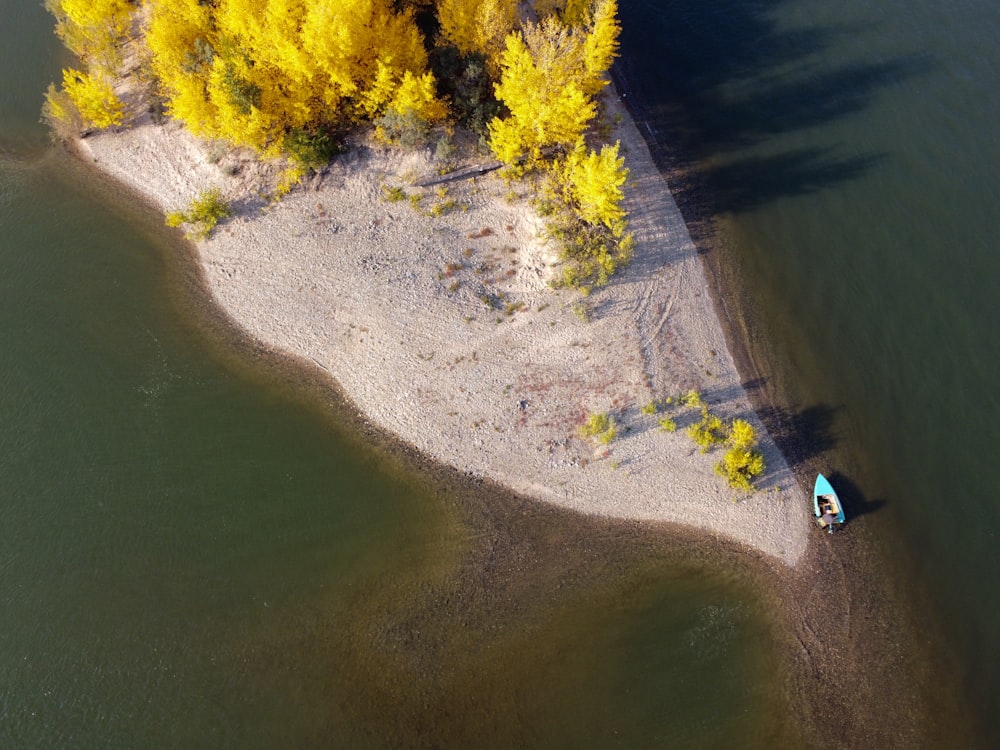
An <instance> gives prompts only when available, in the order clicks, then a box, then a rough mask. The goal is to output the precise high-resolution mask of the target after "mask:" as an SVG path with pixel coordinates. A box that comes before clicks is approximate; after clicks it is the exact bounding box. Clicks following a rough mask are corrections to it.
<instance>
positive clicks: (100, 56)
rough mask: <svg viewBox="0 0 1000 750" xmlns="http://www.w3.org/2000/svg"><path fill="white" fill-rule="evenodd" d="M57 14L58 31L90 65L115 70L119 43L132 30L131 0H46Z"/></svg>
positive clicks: (73, 50) (66, 43)
mask: <svg viewBox="0 0 1000 750" xmlns="http://www.w3.org/2000/svg"><path fill="white" fill-rule="evenodd" d="M45 5H46V7H47V8H48V9H49V11H50V12H51V13H52V14H53V15H54V16H55V17H56V34H58V35H59V38H60V39H62V40H63V43H64V44H65V45H66V46H67V47H68V48H69V49H70V51H72V52H73V53H74V54H75V55H76V56H77V57H79V58H80V59H81V60H83V61H84V62H85V63H87V64H88V65H97V66H100V67H102V68H103V69H104V70H105V71H106V72H108V73H110V72H113V71H114V69H115V68H117V66H118V64H119V62H120V53H119V49H118V47H119V44H120V43H121V40H122V39H123V38H124V37H125V36H126V35H127V34H128V31H129V26H130V25H131V18H132V11H133V9H134V6H133V4H132V3H129V2H128V0H46V3H45Z"/></svg>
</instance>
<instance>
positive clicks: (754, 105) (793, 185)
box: [613, 0, 933, 219]
mask: <svg viewBox="0 0 1000 750" xmlns="http://www.w3.org/2000/svg"><path fill="white" fill-rule="evenodd" d="M788 2H789V0H758V1H757V2H746V1H745V0H722V1H721V2H712V3H706V2H703V0H666V1H664V2H656V3H653V2H643V1H642V0H625V1H624V2H622V3H621V6H620V12H619V15H620V17H621V19H622V27H623V28H622V35H621V41H622V57H621V58H620V59H619V60H618V61H617V62H616V63H615V69H614V71H613V72H614V75H615V81H616V84H617V86H618V87H619V91H620V93H622V94H623V96H624V100H625V102H626V103H627V104H628V106H629V109H630V110H631V112H632V114H633V117H634V119H635V120H636V122H637V123H638V124H639V127H640V130H641V131H642V132H643V133H644V135H646V136H651V137H652V138H653V139H654V140H655V142H654V143H651V147H652V149H653V152H654V156H655V158H656V159H657V162H658V164H659V166H660V168H661V169H662V170H664V171H667V172H669V173H670V174H671V189H672V190H673V191H674V192H675V197H677V200H678V204H680V205H681V208H682V211H685V218H689V219H690V218H691V217H690V215H689V214H690V212H691V211H692V210H695V211H697V212H698V213H706V212H707V213H721V212H739V211H747V210H751V209H754V208H757V207H759V206H761V205H762V204H765V203H767V202H769V201H772V200H776V199H780V198H784V197H788V196H793V195H796V194H808V193H813V192H816V191H818V190H822V189H825V188H829V187H832V186H835V185H838V184H841V183H844V182H847V181H851V180H855V179H858V178H860V177H862V176H864V175H865V174H866V173H867V172H868V171H870V170H871V169H873V168H875V167H876V166H878V165H879V164H880V163H881V162H882V161H883V160H884V159H885V158H886V155H885V154H877V153H875V154H861V155H858V154H857V153H856V151H855V152H852V154H851V155H849V156H842V155H840V154H839V153H838V152H839V149H840V144H839V143H820V142H818V141H816V140H813V143H814V144H815V145H811V146H801V145H800V146H798V147H796V148H794V149H792V150H784V151H783V150H782V149H781V142H782V139H783V138H784V137H785V136H788V135H789V134H792V133H800V132H803V131H806V130H807V129H810V128H816V127H819V126H823V125H826V124H828V123H831V122H834V121H836V120H838V119H842V118H845V117H848V116H851V115H854V114H857V113H858V112H861V111H863V110H864V109H866V108H867V107H869V106H870V105H871V104H872V102H873V101H874V100H875V98H876V97H877V96H878V94H879V92H880V91H881V90H882V89H884V88H886V87H888V86H892V85H897V84H898V83H899V82H900V81H902V80H905V79H906V78H910V77H912V76H914V75H918V74H924V73H926V72H927V71H929V70H931V68H932V67H933V65H932V62H931V61H930V60H929V58H927V57H925V56H924V57H921V56H908V57H896V58H894V59H884V58H882V57H880V56H879V55H878V51H877V50H872V52H871V59H870V60H866V61H861V62H856V61H852V62H845V63H844V64H842V65H839V66H838V65H836V63H831V62H830V60H831V59H833V60H836V55H837V50H836V49H833V47H834V45H835V44H836V43H837V42H838V41H839V40H841V39H843V38H844V37H846V36H848V35H852V34H858V33H862V32H870V31H872V30H873V29H874V25H873V24H869V25H867V26H855V27H849V26H847V25H840V26H836V25H828V26H823V27H818V26H811V27H799V28H788V25H787V23H784V22H782V21H780V20H779V18H778V14H777V13H776V10H778V9H779V8H780V6H782V5H783V4H787V3H788ZM810 138H813V136H812V135H810ZM751 149H752V150H753V151H754V153H750V150H751ZM686 193H687V194H688V195H685V194H686ZM705 201H710V205H707V206H706V205H704V203H705ZM685 207H686V208H687V210H685Z"/></svg>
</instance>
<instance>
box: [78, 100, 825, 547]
mask: <svg viewBox="0 0 1000 750" xmlns="http://www.w3.org/2000/svg"><path fill="white" fill-rule="evenodd" d="M608 104H609V114H608V117H609V119H611V118H613V117H615V114H620V115H621V117H620V118H619V122H618V124H617V125H616V126H615V132H614V133H613V134H612V136H611V137H610V139H609V140H610V141H611V142H614V141H615V140H618V139H620V140H621V141H622V147H623V148H622V151H623V154H624V156H625V159H626V165H627V166H628V167H629V168H630V170H631V178H630V184H631V188H630V189H629V190H628V192H627V193H626V202H625V206H626V209H627V210H628V212H629V214H630V222H631V227H630V228H631V229H632V231H633V232H634V233H635V235H636V239H637V240H638V243H637V248H636V255H635V258H634V260H633V261H632V263H631V265H630V266H629V267H628V268H626V269H625V270H624V271H623V272H621V273H620V274H619V275H618V276H616V277H614V278H613V279H612V280H611V282H610V284H609V285H608V286H607V287H605V288H604V289H600V290H597V291H595V292H594V293H593V294H592V295H590V297H589V298H581V297H580V296H579V294H578V293H570V292H567V291H557V290H553V289H551V288H550V287H548V285H547V283H546V282H547V275H548V274H550V273H551V267H552V265H553V264H554V257H553V254H552V252H551V251H550V250H549V249H548V248H547V247H546V246H545V245H544V243H543V242H541V241H539V239H538V237H537V234H538V230H539V229H540V226H541V221H540V219H539V218H538V217H537V216H535V215H534V212H533V211H532V209H531V208H530V207H529V205H528V204H527V202H526V201H525V199H524V197H523V196H521V197H519V198H518V199H517V200H516V201H513V202H511V201H510V199H509V195H507V194H508V193H509V192H510V190H511V186H508V185H506V184H505V183H503V182H502V181H501V180H500V179H499V178H497V177H496V176H493V175H489V176H484V177H479V178H477V179H475V180H465V181H461V182H458V181H456V182H454V183H449V194H448V200H455V201H456V202H458V203H459V204H460V205H465V206H467V207H468V208H467V210H464V211H463V210H452V211H451V213H449V214H448V215H447V216H442V217H439V218H434V217H429V216H424V215H423V214H422V213H418V212H417V211H415V210H414V209H413V208H411V207H410V206H409V205H407V204H406V203H388V202H386V201H385V200H384V199H383V198H382V191H381V181H380V178H381V179H384V181H385V184H386V185H392V186H402V187H404V189H406V190H407V191H410V192H418V191H416V190H415V189H413V188H411V185H412V183H413V182H414V178H419V177H427V176H429V175H431V174H434V164H433V162H432V161H431V160H430V159H429V158H428V155H427V154H426V153H424V152H422V151H418V152H416V153H404V152H400V151H395V150H392V149H380V148H368V147H366V146H362V147H360V148H358V149H353V150H352V151H351V152H349V153H348V154H347V155H345V156H343V157H340V158H338V159H337V160H336V161H334V163H333V164H332V165H331V166H330V167H329V168H327V169H325V170H324V171H323V172H322V173H321V174H320V175H317V176H315V177H313V178H312V179H310V180H308V181H306V182H305V183H303V185H302V186H301V187H299V188H297V189H296V190H295V191H293V192H292V193H291V194H289V195H288V196H285V197H284V198H283V199H282V200H281V201H280V202H279V203H274V204H268V203H265V202H264V201H263V200H261V199H260V198H259V197H257V196H256V195H255V194H254V193H253V192H251V190H252V186H253V185H254V184H255V180H259V179H260V177H261V175H260V174H258V173H255V172H253V171H252V170H250V169H248V167H246V166H243V165H241V166H242V168H243V169H245V170H246V171H244V172H243V173H242V174H237V175H227V174H226V172H225V171H224V169H223V168H222V167H220V164H219V163H215V164H213V163H211V161H210V160H209V159H208V158H207V156H206V154H205V147H204V146H203V145H200V144H198V143H197V142H196V141H194V139H192V138H191V137H190V136H187V135H186V134H185V133H183V131H181V130H180V129H179V127H178V126H176V125H174V124H168V125H163V126H156V125H152V124H149V123H144V124H139V125H138V126H136V127H135V128H133V129H132V130H128V131H124V132H123V133H119V134H110V133H102V134H97V135H93V136H90V137H88V138H86V139H83V140H81V141H79V142H78V144H77V145H78V152H79V153H80V154H81V155H82V156H83V157H84V158H85V160H86V161H90V162H93V163H96V167H97V168H98V169H99V170H100V171H101V172H102V173H104V174H106V175H109V176H111V177H112V178H114V179H116V180H117V181H118V182H121V183H123V184H125V185H126V186H128V187H130V188H132V189H133V190H135V191H136V192H138V193H139V194H140V195H141V196H143V197H144V198H146V199H147V200H149V201H150V202H152V203H153V204H154V205H155V206H157V207H158V208H159V209H160V210H162V211H168V210H172V209H174V208H177V207H179V206H183V205H185V204H186V203H187V202H188V201H190V199H191V198H192V197H194V195H196V194H197V193H198V192H200V191H201V190H204V189H206V188H208V187H212V186H219V187H221V188H222V189H223V191H224V192H225V193H226V194H227V196H228V197H229V198H231V199H235V200H236V201H237V206H238V207H239V210H238V211H237V215H236V216H235V217H234V218H233V219H231V220H230V221H229V222H227V223H225V224H223V225H220V227H218V228H217V229H216V231H215V234H214V236H213V237H212V238H211V239H209V240H207V241H202V242H198V243H196V244H195V248H196V249H195V254H196V258H197V261H198V264H199V266H200V268H201V271H202V273H203V275H204V278H205V281H206V285H207V287H208V289H209V291H210V293H211V295H212V297H213V301H214V303H215V304H216V305H218V306H219V307H220V309H221V310H222V311H223V312H224V313H225V314H226V315H227V316H228V318H229V319H231V320H232V321H233V322H234V323H235V324H236V325H237V326H239V327H240V328H241V329H242V330H243V331H244V332H245V333H246V334H247V335H248V336H250V337H251V338H252V339H254V340H257V341H259V342H261V343H262V344H263V345H264V346H266V347H267V348H269V349H274V350H276V351H279V352H281V353H284V354H289V355H291V356H293V357H295V358H298V359H301V360H303V361H311V362H313V363H315V364H316V365H318V366H319V367H320V368H322V369H323V370H324V371H325V372H326V373H328V374H329V376H330V378H332V379H333V380H334V381H335V382H336V383H338V384H339V386H340V388H341V389H342V390H343V392H344V394H345V395H346V397H347V398H348V399H349V400H350V401H351V402H352V403H353V404H354V405H355V406H356V407H357V409H358V410H359V411H360V412H361V413H362V414H364V415H365V416H366V417H367V418H368V419H370V420H371V421H372V423H373V424H375V425H376V426H377V427H379V428H380V429H384V430H385V431H387V432H388V433H389V434H391V435H394V436H395V437H398V438H399V439H401V440H402V441H403V442H405V443H407V444H410V445H413V446H414V447H415V448H416V449H417V450H418V451H420V452H422V453H423V454H425V455H427V456H429V457H430V458H432V459H434V460H436V461H439V462H441V463H443V464H445V465H448V466H452V467H454V468H456V469H457V470H458V471H460V472H462V473H465V474H467V475H470V476H473V477H477V478H482V479H488V480H491V481H494V482H496V483H497V484H499V485H501V486H503V487H506V488H508V489H511V490H513V491H515V492H518V493H520V494H522V495H524V496H526V497H529V498H532V499H536V500H543V501H547V502H551V503H553V504H555V505H557V506H560V507H564V508H570V509H572V510H576V511H580V512H583V513H586V514H590V515H598V516H607V517H612V518H623V519H630V520H640V521H664V522H671V523H680V524H684V525H686V526H689V527H693V528H696V529H700V530H702V531H705V532H708V533H709V534H710V535H713V536H725V537H728V538H730V539H732V540H734V541H736V542H738V543H740V544H743V545H746V546H748V547H751V548H753V549H755V550H758V551H761V552H764V553H766V554H768V555H771V556H773V557H776V558H778V559H779V560H781V561H782V562H783V563H785V564H786V565H789V566H793V567H794V566H795V565H796V564H797V563H798V562H799V561H800V559H801V558H802V557H803V554H804V551H805V548H806V546H807V541H808V536H807V532H808V529H809V527H810V524H809V523H808V505H807V502H806V498H805V494H804V493H803V492H802V491H801V489H800V488H799V487H798V484H797V483H796V481H795V478H794V476H793V475H792V473H791V470H790V469H789V467H788V464H787V462H785V460H784V458H783V456H782V455H781V453H780V451H779V449H778V447H777V445H776V444H775V443H774V441H773V440H772V439H771V438H770V436H769V435H768V434H767V432H766V430H765V428H764V426H763V425H762V423H761V421H760V420H759V419H758V418H757V415H756V413H755V412H754V411H753V409H752V407H751V404H750V401H749V397H748V395H747V393H746V392H745V391H744V389H743V387H742V385H741V379H740V377H739V374H738V372H737V370H736V367H735V363H734V361H733V357H732V356H731V354H730V348H729V346H728V344H727V341H726V340H725V337H724V336H723V331H722V326H721V323H720V320H719V317H718V314H717V310H716V309H715V308H714V301H713V298H712V295H711V294H710V289H709V284H708V281H707V279H706V273H707V271H706V269H704V268H703V266H702V262H701V259H700V258H699V257H698V254H697V251H696V249H695V247H694V244H693V242H692V240H691V237H690V235H689V233H688V230H687V227H686V225H685V224H684V220H683V218H682V217H681V214H680V211H679V210H678V208H677V206H676V203H674V201H673V198H672V196H671V195H670V192H669V189H668V187H667V183H666V181H665V180H664V178H663V177H662V176H661V175H660V173H659V170H658V169H657V167H656V166H655V164H654V162H653V158H652V156H651V154H650V152H649V149H648V146H647V144H646V142H645V140H644V139H643V138H642V137H641V135H640V134H639V132H638V130H637V129H636V127H635V125H634V123H633V120H632V118H631V116H630V115H629V114H628V113H627V112H626V111H625V110H624V109H623V108H622V107H621V102H620V101H619V100H618V99H617V98H615V97H608ZM229 169H230V170H232V165H229ZM513 187H514V188H515V189H516V188H517V187H518V186H517V185H514V186H513ZM434 200H436V199H435V197H434V193H433V191H430V192H427V198H425V201H426V204H427V205H432V204H433V201H434ZM581 304H582V305H583V306H585V309H584V311H583V313H582V314H581ZM581 318H588V319H587V320H584V319H581ZM400 383H406V384H407V387H404V388H399V387H398V386H399V384H400ZM690 388H695V389H697V390H699V391H700V392H702V394H703V395H704V397H705V400H706V401H707V402H708V403H709V405H710V406H711V407H712V409H713V412H714V413H718V414H720V416H723V417H727V418H731V417H733V416H741V417H744V418H748V419H750V421H751V422H752V423H753V424H754V426H755V427H756V428H757V431H758V434H759V435H760V438H761V445H760V449H761V450H762V452H763V453H764V455H765V458H766V461H767V465H768V470H767V473H766V474H765V475H764V477H762V478H761V481H760V482H759V483H758V486H759V487H760V489H759V490H758V491H757V492H755V493H754V494H752V495H748V496H740V495H739V494H737V493H735V492H734V491H733V490H729V489H728V488H727V487H726V486H725V482H724V480H723V479H722V478H720V477H718V476H717V475H716V474H715V472H714V470H713V468H712V467H713V465H714V463H715V462H716V461H717V460H718V457H719V454H718V452H715V453H710V454H707V455H703V454H701V453H699V452H698V450H697V448H696V447H695V446H694V444H693V443H691V441H690V440H689V439H688V438H687V437H686V436H685V435H683V434H682V429H679V430H678V432H677V433H673V434H668V433H664V432H662V431H660V430H659V429H657V428H656V418H657V417H656V416H650V415H644V414H642V413H641V411H640V410H641V408H642V406H644V405H645V404H646V403H648V402H649V401H650V400H652V399H654V398H657V399H659V398H663V397H665V396H668V395H676V394H677V393H680V392H682V391H686V390H688V389H690ZM596 411H610V412H612V413H613V414H614V415H615V417H616V419H617V420H618V422H619V427H620V431H619V434H620V436H619V437H618V438H617V439H616V440H615V441H613V442H612V443H611V444H610V446H608V448H607V449H604V448H598V449H595V448H594V446H592V445H590V444H589V443H587V442H586V441H584V440H582V439H581V438H579V437H578V436H577V435H576V430H577V428H578V426H579V425H580V424H582V422H583V421H584V420H585V419H586V415H587V414H588V413H592V412H596ZM683 424H684V423H683V422H682V421H681V419H678V425H679V427H681V428H682V427H683ZM626 427H627V428H630V429H629V430H628V431H627V432H626V431H625V430H624V429H623V428H626ZM734 498H736V500H737V501H736V502H734Z"/></svg>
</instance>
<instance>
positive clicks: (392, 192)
mask: <svg viewBox="0 0 1000 750" xmlns="http://www.w3.org/2000/svg"><path fill="white" fill-rule="evenodd" d="M382 197H383V198H385V200H386V201H387V202H389V203H399V201H403V200H406V191H405V190H403V188H401V187H399V186H396V187H389V186H388V185H383V186H382Z"/></svg>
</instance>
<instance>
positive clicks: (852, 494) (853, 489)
mask: <svg viewBox="0 0 1000 750" xmlns="http://www.w3.org/2000/svg"><path fill="white" fill-rule="evenodd" d="M827 479H829V480H830V484H832V485H833V487H834V489H836V490H837V497H839V498H840V502H841V503H842V504H843V506H844V515H845V516H846V517H847V520H846V521H845V522H844V525H845V526H846V525H848V524H850V523H851V521H852V520H853V519H855V518H859V517H860V516H865V515H868V514H869V513H875V512H876V511H878V510H880V509H881V508H882V507H883V506H884V505H885V504H886V501H885V500H883V499H876V500H870V499H868V497H867V496H866V495H865V493H864V492H862V491H861V488H860V487H858V485H857V484H855V483H854V482H853V481H852V480H851V479H850V478H849V477H847V476H845V475H844V474H841V473H840V472H839V471H835V472H833V473H832V474H829V475H827Z"/></svg>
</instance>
